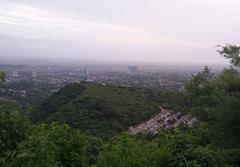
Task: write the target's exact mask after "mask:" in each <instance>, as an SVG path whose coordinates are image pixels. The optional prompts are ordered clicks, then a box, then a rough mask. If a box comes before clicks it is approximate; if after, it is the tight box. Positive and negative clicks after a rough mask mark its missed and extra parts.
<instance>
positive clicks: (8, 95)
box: [0, 64, 218, 104]
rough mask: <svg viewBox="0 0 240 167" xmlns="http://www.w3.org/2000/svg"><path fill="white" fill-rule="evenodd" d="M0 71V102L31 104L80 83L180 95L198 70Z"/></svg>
mask: <svg viewBox="0 0 240 167" xmlns="http://www.w3.org/2000/svg"><path fill="white" fill-rule="evenodd" d="M0 69H1V70H3V71H4V72H6V76H7V77H6V82H5V83H4V84H1V89H0V102H3V101H6V100H18V101H23V102H24V103H31V104H34V103H35V102H36V103H37V102H39V101H40V100H41V98H45V97H47V96H49V95H50V94H52V93H54V92H57V91H58V90H59V89H60V88H62V87H63V86H65V85H67V84H69V83H74V82H81V81H87V82H94V83H99V84H102V85H116V86H123V87H136V88H147V89H158V90H169V91H178V92H182V91H184V83H186V82H187V81H188V80H190V79H191V77H192V75H194V74H196V73H197V71H199V70H200V67H199V68H196V67H195V68H189V67H186V68H184V67H173V66H172V67H168V66H167V65H165V66H147V65H146V66H144V65H139V66H138V65H111V64H95V65H94V64H92V65H91V64H87V65H84V64H83V65H72V66H70V65H65V66H63V65H61V66H60V65H59V66H58V65H36V64H34V65H29V64H26V65H23V64H21V65H18V64H0ZM217 72H218V71H216V73H217ZM36 94H38V97H36ZM39 95H41V96H39Z"/></svg>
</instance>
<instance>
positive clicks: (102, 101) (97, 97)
mask: <svg viewBox="0 0 240 167" xmlns="http://www.w3.org/2000/svg"><path fill="white" fill-rule="evenodd" d="M158 107H159V103H158V102H154V101H150V100H149V98H148V96H147V95H146V92H144V91H142V90H138V89H128V88H122V87H121V88H120V87H114V86H101V85H99V84H91V83H81V84H72V85H68V86H66V87H65V88H63V89H61V90H60V91H59V92H57V93H56V94H54V95H53V96H51V97H50V98H48V99H47V100H46V101H45V102H44V103H43V104H42V105H40V106H39V107H38V108H37V109H36V110H35V112H34V113H33V118H34V120H37V121H38V122H52V121H60V122H64V123H67V124H69V125H70V126H72V127H74V128H78V129H79V130H81V131H82V132H84V133H86V134H89V135H96V136H100V137H106V136H107V137H108V136H114V135H116V134H119V133H120V132H123V131H125V130H127V129H128V127H129V126H131V125H134V124H137V123H139V122H141V121H143V120H145V119H147V118H149V117H150V116H151V115H152V114H153V113H155V112H158V111H159V108H158Z"/></svg>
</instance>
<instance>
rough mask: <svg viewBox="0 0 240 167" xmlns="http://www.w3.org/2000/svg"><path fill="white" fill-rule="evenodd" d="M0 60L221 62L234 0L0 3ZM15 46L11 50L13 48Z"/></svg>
mask: <svg viewBox="0 0 240 167" xmlns="http://www.w3.org/2000/svg"><path fill="white" fill-rule="evenodd" d="M0 6H1V7H0V52H1V55H0V57H8V58H9V57H17V58H22V57H25V58H38V59H39V58H44V59H45V58H52V59H86V60H95V61H98V60H101V61H112V62H117V61H129V62H176V63H212V64H213V63H216V64H223V63H226V61H225V60H223V59H222V58H221V57H220V56H218V54H217V53H216V48H215V47H216V46H217V45H218V44H221V45H224V44H225V43H238V42H239V39H237V38H238V37H239V36H240V34H239V31H238V30H239V28H240V22H239V21H238V17H239V15H240V10H239V6H240V2H239V1H238V0H211V1H209V0H181V1H175V0H168V1H163V0H149V1H146V0H131V1H129V0H122V1H113V0H101V1H96V0H95V1H94V0H89V1H83V0H68V1H66V0H51V1H46V0H43V1H37V0H11V1H9V0H1V2H0ZM13 48H14V49H13Z"/></svg>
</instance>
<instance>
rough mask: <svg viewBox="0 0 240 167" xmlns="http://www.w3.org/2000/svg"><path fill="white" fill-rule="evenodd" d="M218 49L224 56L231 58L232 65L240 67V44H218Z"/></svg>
mask: <svg viewBox="0 0 240 167" xmlns="http://www.w3.org/2000/svg"><path fill="white" fill-rule="evenodd" d="M218 47H219V49H218V50H217V51H218V52H219V53H220V54H221V55H223V57H225V58H227V59H230V63H231V65H233V66H235V67H240V46H238V45H231V44H227V45H225V46H221V45H218Z"/></svg>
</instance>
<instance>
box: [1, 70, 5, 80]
mask: <svg viewBox="0 0 240 167" xmlns="http://www.w3.org/2000/svg"><path fill="white" fill-rule="evenodd" d="M5 77H6V74H5V73H4V72H2V71H0V81H4V80H5Z"/></svg>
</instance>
